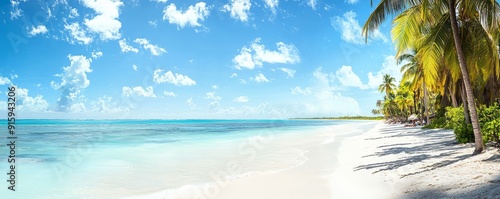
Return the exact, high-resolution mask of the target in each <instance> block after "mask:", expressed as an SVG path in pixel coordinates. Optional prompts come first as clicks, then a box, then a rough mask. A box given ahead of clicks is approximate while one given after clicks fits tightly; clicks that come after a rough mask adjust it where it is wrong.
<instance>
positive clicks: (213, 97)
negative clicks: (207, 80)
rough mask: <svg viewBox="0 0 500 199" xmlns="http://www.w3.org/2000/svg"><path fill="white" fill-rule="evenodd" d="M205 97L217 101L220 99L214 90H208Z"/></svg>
mask: <svg viewBox="0 0 500 199" xmlns="http://www.w3.org/2000/svg"><path fill="white" fill-rule="evenodd" d="M205 99H207V100H214V101H218V100H220V99H221V97H220V96H217V95H215V92H208V93H206V94H205Z"/></svg>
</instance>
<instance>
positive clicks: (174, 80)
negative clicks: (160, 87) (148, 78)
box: [153, 69, 196, 86]
mask: <svg viewBox="0 0 500 199" xmlns="http://www.w3.org/2000/svg"><path fill="white" fill-rule="evenodd" d="M161 72H163V70H162V69H156V70H155V71H154V74H153V81H154V82H156V83H158V84H160V83H165V82H167V83H171V84H174V85H176V86H193V85H196V82H195V81H194V80H192V79H191V78H189V77H188V76H187V75H182V74H178V73H175V74H174V73H172V72H171V71H167V72H166V73H164V74H161Z"/></svg>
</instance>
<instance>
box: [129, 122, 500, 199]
mask: <svg viewBox="0 0 500 199" xmlns="http://www.w3.org/2000/svg"><path fill="white" fill-rule="evenodd" d="M363 125H364V126H363ZM360 126H361V127H360ZM316 133H317V132H316ZM332 136H333V137H332ZM312 137H313V138H305V137H289V138H287V139H286V140H282V139H283V138H276V140H278V141H277V142H278V143H279V142H290V141H291V140H295V141H294V142H293V144H290V145H287V147H300V148H302V149H307V152H306V153H305V154H304V156H305V158H307V160H306V161H305V162H304V163H302V164H300V165H298V166H296V167H293V168H289V169H284V170H279V171H275V172H268V173H261V174H257V175H250V176H244V177H238V178H234V179H225V178H220V179H214V182H213V183H211V184H208V185H207V186H206V187H205V188H204V189H199V190H198V191H195V192H193V191H192V190H193V189H188V188H186V189H185V190H186V191H185V192H183V193H181V194H179V192H177V194H176V195H175V196H174V195H171V194H169V193H171V192H167V191H158V192H153V193H145V194H141V195H135V196H133V197H127V198H180V199H187V198H196V199H209V198H220V199H234V198H238V199H255V198H259V199H281V198H283V199H304V198H314V199H329V198H375V199H377V198H382V199H385V198H500V153H499V151H498V149H495V148H491V147H488V148H487V149H486V151H485V152H484V153H482V154H480V155H476V156H471V153H472V151H473V145H472V144H457V143H456V142H455V140H454V134H453V132H452V131H450V130H427V129H420V128H419V127H404V126H403V125H400V124H394V125H392V124H385V123H383V122H379V121H377V122H360V124H356V123H353V124H345V125H340V126H336V127H335V126H333V127H329V129H324V132H322V133H320V134H316V135H315V136H312ZM297 139H298V140H299V141H298V142H297ZM318 139H322V140H323V142H319V141H320V140H318ZM324 140H327V142H324ZM280 146H285V145H283V144H280ZM263 152H264V153H265V150H264V151H263ZM237 169H238V168H236V167H233V168H231V166H228V168H227V169H226V170H225V171H227V172H228V173H229V172H230V171H231V170H237Z"/></svg>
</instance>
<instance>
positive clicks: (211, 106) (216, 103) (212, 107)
mask: <svg viewBox="0 0 500 199" xmlns="http://www.w3.org/2000/svg"><path fill="white" fill-rule="evenodd" d="M208 108H209V109H210V110H219V108H220V103H219V101H213V102H210V103H208Z"/></svg>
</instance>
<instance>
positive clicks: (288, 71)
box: [278, 67, 296, 78]
mask: <svg viewBox="0 0 500 199" xmlns="http://www.w3.org/2000/svg"><path fill="white" fill-rule="evenodd" d="M278 69H279V70H281V71H283V72H284V73H286V75H287V76H286V78H293V77H294V76H295V72H296V71H295V70H293V69H290V68H285V67H281V68H278Z"/></svg>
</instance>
